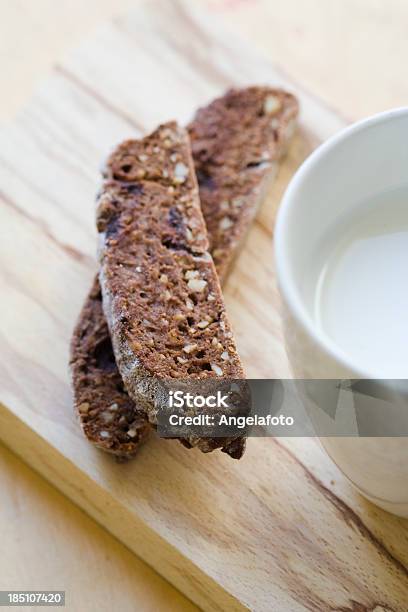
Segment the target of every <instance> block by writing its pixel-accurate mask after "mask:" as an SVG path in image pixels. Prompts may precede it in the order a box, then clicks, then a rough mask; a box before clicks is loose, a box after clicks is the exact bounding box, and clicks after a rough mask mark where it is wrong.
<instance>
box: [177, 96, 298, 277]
mask: <svg viewBox="0 0 408 612" xmlns="http://www.w3.org/2000/svg"><path fill="white" fill-rule="evenodd" d="M297 114H298V103H297V100H296V98H295V97H294V96H292V95H291V94H289V93H287V92H285V91H283V90H280V89H272V88H269V87H248V88H246V89H231V90H230V91H228V92H227V93H226V94H225V95H224V96H223V97H221V98H218V99H217V100H214V101H213V102H212V103H211V104H209V105H208V106H205V107H204V108H202V109H200V110H199V111H198V112H197V114H196V116H195V118H194V120H193V121H192V122H191V123H190V125H189V128H188V131H189V134H190V139H191V144H192V152H193V159H194V165H195V169H196V174H197V179H198V184H199V188H200V200H201V208H202V211H203V214H204V218H205V222H206V225H207V231H208V236H209V240H210V252H211V254H212V257H213V259H214V263H215V265H216V267H217V270H218V274H219V277H220V280H221V282H222V281H223V279H224V278H225V276H226V275H227V273H228V271H229V269H230V267H231V263H232V261H233V260H234V258H235V256H236V255H237V252H238V249H239V247H240V246H242V242H243V238H244V237H245V235H246V233H247V231H248V228H249V227H250V224H251V221H252V219H253V218H254V216H255V214H256V211H257V209H258V206H259V204H260V202H261V201H262V199H263V197H264V195H265V192H266V190H267V187H268V186H269V185H270V183H271V181H272V180H273V178H274V176H275V173H276V169H277V165H278V161H279V159H280V158H281V157H282V155H283V153H284V152H285V151H286V148H287V145H288V142H289V141H290V138H291V136H292V134H293V131H294V127H295V120H296V117H297Z"/></svg>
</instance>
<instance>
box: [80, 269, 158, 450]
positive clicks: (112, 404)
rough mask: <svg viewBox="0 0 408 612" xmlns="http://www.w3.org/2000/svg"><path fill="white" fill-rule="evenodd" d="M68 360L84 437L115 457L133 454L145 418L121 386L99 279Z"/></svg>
mask: <svg viewBox="0 0 408 612" xmlns="http://www.w3.org/2000/svg"><path fill="white" fill-rule="evenodd" d="M70 365H71V373H72V381H73V386H74V397H75V405H76V409H77V411H78V414H79V417H80V422H81V426H82V429H83V431H84V433H85V435H86V437H87V438H88V440H90V441H91V442H93V444H95V446H97V447H99V448H101V449H103V450H104V451H107V452H109V453H112V454H114V455H116V456H117V457H120V458H123V459H124V458H128V457H131V456H133V455H134V454H135V452H136V450H137V449H138V447H139V446H140V444H141V443H142V442H143V441H144V440H145V439H146V437H147V435H148V434H149V430H150V424H149V422H148V419H147V417H146V414H145V413H144V412H143V411H137V410H136V408H135V404H134V402H133V401H132V400H131V399H130V397H129V396H128V395H127V393H126V392H125V390H124V387H123V382H122V378H121V376H120V374H119V371H118V369H117V367H116V362H115V357H114V354H113V349H112V343H111V339H110V336H109V330H108V326H107V324H106V321H105V317H104V315H103V311H102V296H101V292H100V287H99V281H98V279H95V282H94V284H93V286H92V289H91V291H90V293H89V295H88V297H87V299H86V302H85V305H84V307H83V309H82V311H81V314H80V316H79V319H78V323H77V325H76V327H75V330H74V333H73V337H72V342H71V361H70Z"/></svg>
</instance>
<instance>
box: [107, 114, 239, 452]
mask: <svg viewBox="0 0 408 612" xmlns="http://www.w3.org/2000/svg"><path fill="white" fill-rule="evenodd" d="M97 226H98V232H99V235H100V276H99V278H100V283H101V287H102V295H103V307H104V312H105V316H106V318H107V321H108V325H109V329H110V334H111V338H112V343H113V347H114V352H115V357H116V363H117V365H118V368H119V371H120V373H121V376H122V378H123V381H124V383H125V386H126V389H127V391H128V393H129V395H130V396H131V397H132V399H133V400H134V401H135V402H137V405H138V406H140V407H143V408H144V410H145V411H146V413H147V414H148V417H149V420H150V421H151V422H152V423H154V424H156V422H157V410H158V408H159V406H158V403H157V399H158V397H159V395H160V393H159V389H160V381H161V380H164V379H166V378H173V379H184V380H187V379H201V378H211V377H223V378H228V379H240V378H243V377H244V372H243V369H242V365H241V362H240V359H239V357H238V354H237V351H236V347H235V343H234V340H233V334H232V331H231V327H230V325H229V322H228V319H227V315H226V312H225V307H224V303H223V299H222V294H221V289H220V285H219V281H218V277H217V273H216V270H215V267H214V263H213V261H212V258H211V256H210V254H209V253H208V239H207V232H206V227H205V223H204V219H203V216H202V213H201V208H200V202H199V197H198V186H197V181H196V177H195V171H194V166H193V161H192V158H191V153H190V142H189V138H188V135H187V132H186V131H185V130H184V129H182V128H180V127H178V126H177V124H175V123H174V122H171V123H168V124H165V125H163V126H160V128H158V130H156V131H155V132H154V133H153V134H152V135H150V136H148V137H146V138H144V139H143V140H140V141H137V140H130V141H126V142H124V143H122V144H121V145H120V146H119V147H118V148H117V149H116V150H115V151H114V152H113V154H112V155H111V157H110V159H109V161H108V163H107V167H106V172H105V182H104V185H103V188H102V190H101V193H100V197H99V201H98V211H97ZM187 442H188V443H190V444H193V445H194V446H198V447H199V448H201V450H204V451H208V450H212V449H213V448H215V447H217V446H221V442H219V440H217V439H214V440H208V439H203V440H201V439H199V438H198V439H197V438H194V439H191V440H190V439H189V440H187ZM224 442H225V444H224ZM222 443H223V448H222V450H224V451H225V452H229V447H230V445H231V452H232V453H233V455H234V456H237V455H240V454H241V452H242V450H243V446H244V442H243V440H241V441H240V443H239V444H240V449H241V450H240V451H239V452H238V449H237V441H236V440H227V441H222Z"/></svg>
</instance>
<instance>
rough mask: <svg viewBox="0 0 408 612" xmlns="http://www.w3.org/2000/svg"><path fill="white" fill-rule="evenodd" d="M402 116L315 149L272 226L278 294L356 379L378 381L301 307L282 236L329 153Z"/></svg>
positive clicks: (406, 111) (384, 115)
mask: <svg viewBox="0 0 408 612" xmlns="http://www.w3.org/2000/svg"><path fill="white" fill-rule="evenodd" d="M404 115H408V106H403V107H398V108H395V109H391V110H388V111H384V112H381V113H377V114H376V115H372V116H370V117H368V118H366V119H362V120H360V121H357V122H356V123H353V124H352V125H350V126H347V127H345V128H344V129H342V130H340V131H339V132H337V133H336V134H334V135H333V136H331V137H330V138H328V139H327V140H326V141H325V142H323V143H322V144H321V145H319V146H318V147H317V148H316V149H315V150H314V151H313V152H312V153H311V154H310V155H309V156H308V157H307V158H306V160H305V161H304V162H303V163H302V164H301V165H300V167H299V168H298V169H297V171H296V172H295V174H294V175H293V177H292V179H291V180H290V182H289V185H288V186H287V188H286V191H285V193H284V195H283V198H282V200H281V203H280V206H279V209H278V213H277V217H276V222H275V232H274V252H275V266H276V274H277V280H278V285H279V290H280V292H281V294H282V296H283V297H284V299H285V301H286V302H287V304H288V306H289V309H290V311H291V314H292V316H293V317H294V318H295V320H296V322H297V323H298V324H300V325H301V327H303V329H304V330H305V331H306V333H307V335H308V336H309V337H311V338H312V340H313V341H314V342H315V343H316V344H317V345H318V346H321V347H322V348H323V349H324V351H325V352H326V353H328V354H329V356H330V357H331V358H332V359H333V360H334V361H337V362H338V363H339V364H340V365H341V366H342V367H343V368H344V369H346V371H352V372H353V374H355V375H356V377H357V378H367V379H375V378H379V377H378V374H377V375H376V374H375V372H369V371H367V370H365V369H364V368H363V367H361V366H360V365H358V364H356V363H355V362H354V360H353V357H352V356H350V355H348V354H347V353H346V352H345V351H343V350H342V349H341V348H340V347H339V346H338V345H337V344H336V342H334V341H333V340H332V339H331V338H330V336H329V335H328V334H326V333H324V331H320V330H319V329H318V327H317V325H316V324H315V323H314V321H313V319H312V317H311V315H310V314H309V312H308V310H307V308H306V306H305V304H304V300H302V298H301V296H300V293H299V291H298V290H297V288H296V283H295V282H294V279H293V276H292V273H291V270H290V265H289V262H288V260H287V257H286V254H285V253H286V250H285V243H286V236H287V234H288V231H289V218H290V215H291V212H292V210H293V206H294V205H293V202H294V196H295V194H297V193H298V192H299V190H301V189H302V183H303V181H304V179H305V178H306V176H307V175H308V174H309V173H310V172H311V171H312V169H313V168H315V167H316V166H317V165H318V164H319V163H320V161H321V160H322V159H323V158H324V157H325V156H326V155H327V154H328V153H329V152H330V151H332V150H333V149H335V148H336V147H337V146H338V145H339V144H341V143H343V142H344V141H345V140H348V139H349V138H350V137H352V136H355V135H356V134H358V133H361V132H363V131H365V130H367V129H372V128H374V127H376V126H377V125H379V124H383V123H387V122H389V121H394V120H395V119H398V118H400V117H401V116H404Z"/></svg>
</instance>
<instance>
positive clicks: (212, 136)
mask: <svg viewBox="0 0 408 612" xmlns="http://www.w3.org/2000/svg"><path fill="white" fill-rule="evenodd" d="M231 96H232V97H233V99H234V104H229V103H228V102H227V100H228V99H230V98H231ZM268 96H275V97H277V98H278V100H281V101H282V102H281V104H278V105H276V104H272V103H271V101H270V99H269V102H267V103H266V102H265V101H266V98H267V97H268ZM265 104H266V105H267V107H269V109H271V107H272V110H274V111H276V110H278V111H279V112H278V113H277V116H275V117H273V122H272V125H271V127H272V128H273V129H272V130H269V131H268V134H266V133H265V132H260V134H261V136H262V135H263V136H264V137H266V138H268V137H269V140H268V149H269V150H270V151H271V155H270V157H271V159H272V160H273V161H272V162H271V163H270V164H269V165H268V164H265V165H264V167H263V168H261V169H260V170H261V171H260V172H258V173H254V172H252V173H250V174H249V177H250V178H251V179H255V183H256V179H258V180H259V182H260V184H262V183H264V182H265V178H264V176H263V173H264V172H265V173H266V174H268V172H269V171H270V173H271V177H272V176H273V171H274V166H275V165H276V161H275V159H276V158H279V157H280V156H281V155H282V153H283V152H284V150H285V148H286V146H287V144H288V142H289V140H290V137H291V135H292V132H293V125H294V123H293V122H294V119H295V117H296V114H297V103H296V101H295V100H294V99H293V97H292V96H291V95H289V94H286V93H285V92H283V91H281V90H276V89H271V88H268V87H251V88H244V89H240V90H234V91H233V92H228V93H227V94H226V95H225V96H223V97H222V98H220V99H219V100H216V101H214V102H213V103H211V104H210V105H209V106H208V107H206V108H204V109H201V110H200V111H199V112H198V113H197V115H196V117H195V119H194V120H193V121H192V122H191V124H190V126H189V130H190V134H191V136H192V137H193V139H195V142H194V147H195V159H194V162H195V167H196V171H198V175H199V181H200V182H201V186H200V185H199V187H200V199H201V208H202V210H203V211H204V216H206V217H207V225H208V226H210V231H209V232H208V237H209V241H210V244H211V245H212V251H213V254H215V265H216V268H217V272H218V274H219V275H220V274H221V272H222V273H223V278H225V276H226V274H225V272H226V270H227V269H228V268H230V262H231V261H232V260H233V258H234V255H235V251H236V249H237V246H238V245H239V239H238V241H237V240H236V239H234V240H232V239H231V240H229V237H232V236H234V235H236V234H237V233H239V232H238V231H237V230H235V229H234V228H233V229H232V231H231V232H230V231H229V227H226V229H224V230H222V231H221V228H220V225H221V226H223V225H224V226H230V223H231V221H232V219H231V215H228V220H226V221H224V222H223V221H222V219H223V218H224V217H225V212H226V210H227V208H229V204H228V202H230V201H231V200H232V198H233V194H235V196H236V184H235V182H232V183H231V182H228V183H227V184H226V181H225V180H220V179H219V177H218V180H217V184H216V183H215V180H216V174H217V172H214V170H212V169H213V168H214V167H215V168H216V164H215V165H214V164H213V163H212V161H213V158H212V157H211V154H214V155H215V156H217V158H220V157H221V158H230V157H231V153H232V152H234V151H235V149H236V139H235V138H231V139H230V138H227V137H225V127H227V129H228V132H229V134H231V135H233V134H235V133H236V131H237V129H239V130H240V136H239V138H240V143H241V145H242V147H250V146H251V144H253V134H254V131H258V132H259V131H260V119H259V117H260V116H261V117H262V116H263V115H262V112H260V107H261V106H262V107H263V106H264V105H265ZM214 106H215V107H217V109H218V110H216V112H215V111H214V108H213V107H214ZM244 106H246V117H247V124H246V125H245V128H244V129H243V128H242V124H241V116H240V113H239V112H238V113H237V108H238V107H244ZM262 111H263V108H262ZM200 117H202V118H203V122H202V123H201V119H200ZM214 120H215V123H214ZM222 127H223V128H224V129H221V128H222ZM257 138H259V134H258V136H257ZM209 142H210V143H211V154H210V155H209V148H208V143H209ZM259 151H260V153H264V152H265V147H264V146H262V147H260V149H259ZM236 167H238V166H236ZM243 175H244V176H248V175H247V168H246V167H245V165H244V169H243ZM217 185H218V186H217ZM210 186H211V188H209V187H210ZM255 190H256V184H253V186H252V188H251V189H250V190H249V197H248V200H247V202H246V203H245V204H246V205H241V206H237V205H236V202H235V205H234V206H233V211H234V213H235V212H236V213H237V215H235V216H234V219H233V221H234V225H235V226H240V229H241V233H242V234H243V235H244V234H245V231H246V230H245V227H244V228H242V224H241V223H240V214H242V215H243V216H244V217H245V219H246V220H247V222H249V221H250V219H251V215H248V213H247V210H246V209H247V206H249V208H251V207H252V205H253V195H254V192H255ZM262 191H264V190H263V189H261V193H262ZM237 197H240V196H239V195H238V196H237ZM260 197H261V196H259V198H260ZM238 202H240V201H239V200H238ZM256 206H257V202H255V207H254V208H253V209H252V210H254V209H255V208H256ZM214 213H215V214H214ZM212 217H213V218H214V222H213V223H211V218H212ZM215 220H218V221H217V222H215ZM237 229H239V228H237ZM211 231H212V232H214V233H215V235H214V236H213V234H212V233H211ZM217 240H219V241H220V242H219V244H218V242H217ZM230 249H231V252H230ZM226 262H228V263H226ZM95 283H96V284H95V285H94V287H93V288H92V290H91V292H90V294H89V296H88V298H87V303H86V304H85V305H84V307H83V309H82V311H81V314H80V317H79V321H78V324H77V326H76V328H75V332H74V337H73V341H72V344H71V373H72V382H73V388H74V400H75V406H76V410H77V413H78V415H79V418H80V422H81V424H82V426H83V429H84V432H85V434H86V435H87V437H88V439H89V440H90V441H91V442H93V443H95V444H96V445H97V446H100V447H101V448H103V449H105V450H109V451H110V452H112V453H114V454H116V455H118V456H120V457H127V458H130V457H131V456H133V455H134V454H135V453H136V451H137V449H138V446H139V445H140V443H141V442H142V441H143V440H144V439H146V436H147V432H148V429H149V423H148V420H147V417H145V415H144V413H143V412H141V411H138V410H137V406H136V405H135V404H133V402H131V401H130V400H129V397H128V396H127V394H126V391H125V390H123V391H122V392H120V391H119V388H120V384H121V383H120V375H119V372H118V371H117V369H116V375H117V377H118V378H117V379H118V384H117V385H111V379H112V378H114V376H113V374H114V370H115V363H114V362H113V361H112V360H113V359H114V357H113V349H112V345H111V342H110V336H109V331H108V327H107V324H106V322H105V319H104V315H103V311H102V306H101V301H100V290H99V287H98V283H99V281H98V279H96V281H95ZM83 329H86V330H87V333H86V334H83V333H82V330H83ZM93 330H94V331H93ZM95 353H96V354H97V356H98V361H96V360H95ZM98 363H100V364H101V367H100V369H99V370H98V367H99V366H98ZM107 363H109V364H110V368H111V372H110V376H109V377H108V378H107V379H105V376H104V374H105V372H104V368H105V367H106V366H105V364H107ZM121 393H122V394H123V398H120V394H121ZM118 396H119V399H123V401H120V402H117V401H116V400H117V399H118ZM101 397H103V398H104V401H102V402H100V399H99V398H101ZM84 398H85V399H86V401H85V400H84ZM116 403H118V404H119V406H122V405H123V406H124V410H125V412H126V414H125V417H126V419H127V420H128V421H129V422H131V421H132V414H131V405H132V404H133V410H134V411H135V414H137V419H138V423H139V428H141V430H143V435H139V434H138V433H137V432H138V431H139V428H138V429H137V430H136V431H135V428H134V427H129V430H127V428H126V424H125V421H124V419H123V418H121V417H122V416H123V415H122V414H119V418H116V419H114V420H112V421H111V423H110V424H109V431H108V430H107V427H106V422H105V417H101V415H104V414H105V413H106V406H111V405H113V406H115V404H116ZM117 414H118V413H117ZM143 417H144V418H145V421H144V426H143V427H142V424H143ZM127 431H129V434H128V433H127ZM140 433H142V431H141V432H140ZM101 436H102V437H101Z"/></svg>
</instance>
